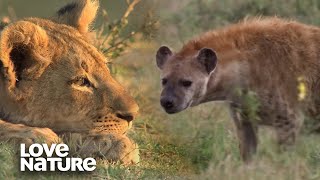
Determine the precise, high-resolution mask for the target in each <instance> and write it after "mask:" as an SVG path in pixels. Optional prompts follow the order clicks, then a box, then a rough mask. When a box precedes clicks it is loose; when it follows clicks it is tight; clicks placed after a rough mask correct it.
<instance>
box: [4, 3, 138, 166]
mask: <svg viewBox="0 0 320 180" xmlns="http://www.w3.org/2000/svg"><path fill="white" fill-rule="evenodd" d="M97 9H98V1H96V0H77V1H75V2H74V3H71V4H69V5H67V6H65V7H64V8H62V9H61V10H59V11H58V13H57V15H55V16H54V17H52V18H51V19H40V18H27V19H23V20H20V21H17V22H14V23H12V24H10V25H8V26H7V27H6V28H5V29H4V30H3V31H2V32H1V39H0V43H1V51H0V58H1V59H0V99H1V101H0V118H1V119H2V120H0V140H1V141H9V142H18V143H27V144H31V143H34V142H39V141H41V142H42V141H44V142H46V143H49V144H50V143H53V142H61V141H68V140H67V139H62V138H61V137H70V133H71V135H72V134H73V133H77V134H80V135H81V136H80V137H81V139H79V143H80V141H82V142H83V144H77V145H76V146H77V147H79V150H78V152H80V153H81V154H82V155H88V156H90V155H96V154H100V155H102V157H104V158H106V159H108V160H114V161H122V162H123V163H126V164H128V163H132V162H133V163H136V162H138V161H139V157H138V149H137V146H136V144H135V143H134V142H133V141H132V140H130V139H129V138H128V137H127V136H126V134H125V133H126V132H127V130H128V129H129V127H130V125H131V121H132V120H133V118H134V116H135V115H136V113H137V111H138V106H137V104H136V103H135V101H134V99H133V98H132V97H131V96H130V95H129V94H128V93H127V92H126V91H125V90H124V88H123V87H122V86H121V85H120V84H118V83H117V82H116V81H115V80H114V79H113V78H112V77H111V75H110V73H109V70H108V68H107V66H106V63H107V61H106V59H105V57H104V56H103V55H102V54H101V53H100V52H99V51H98V50H97V49H96V48H95V47H94V46H93V45H91V43H90V39H89V38H88V37H89V35H88V34H89V33H90V29H89V28H90V24H91V23H92V21H93V20H94V19H95V16H96V13H97ZM60 135H61V136H60ZM75 137H76V136H75ZM69 140H70V139H69Z"/></svg>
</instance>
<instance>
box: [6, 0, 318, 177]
mask: <svg viewBox="0 0 320 180" xmlns="http://www.w3.org/2000/svg"><path fill="white" fill-rule="evenodd" d="M179 3H181V4H178V5H180V6H178V5H177V2H173V1H169V0H164V1H161V3H159V2H157V3H155V4H156V5H157V6H158V7H161V11H159V12H158V15H159V16H160V17H161V18H160V20H161V23H162V26H163V28H160V30H159V31H158V33H157V34H158V39H155V40H143V39H142V38H137V39H136V41H135V43H134V44H131V45H130V48H128V49H127V50H126V51H125V52H124V54H123V55H121V56H120V57H119V58H117V59H116V60H115V61H114V67H113V68H112V70H113V73H114V74H115V77H116V79H117V80H118V81H120V82H121V83H122V84H123V85H124V86H125V87H127V89H128V90H129V91H130V93H131V94H132V95H133V96H134V97H135V99H136V100H137V101H138V104H139V105H140V107H141V112H140V116H139V117H138V118H137V119H136V120H135V122H134V127H133V129H132V130H131V132H130V134H129V135H130V137H132V138H133V139H134V140H135V141H136V142H137V143H138V144H139V146H140V153H141V162H140V163H139V164H138V165H137V166H130V167H124V166H122V165H120V164H108V163H106V162H104V161H102V160H101V161H99V162H98V167H97V169H96V171H95V172H93V173H21V172H19V171H18V167H17V165H18V164H19V163H18V159H17V158H16V157H18V155H17V154H16V152H15V151H14V150H13V148H12V147H10V145H8V144H3V145H1V146H0V162H1V163H0V179H15V178H17V179H33V178H35V177H37V178H39V179H66V178H68V179H89V178H94V179H238V180H242V179H243V180H247V179H262V180H263V179H266V180H267V179H281V180H282V179H283V180H286V179H288V180H289V179H290V180H291V179H297V180H300V179H310V180H313V179H314V180H316V179H320V143H319V135H316V134H311V135H310V134H307V133H306V132H304V133H303V134H302V135H301V136H299V137H298V140H297V144H296V145H295V146H294V147H292V148H291V149H289V150H288V151H286V152H279V150H278V147H277V145H276V143H275V141H274V133H273V132H272V131H271V130H270V129H267V128H263V129H261V131H259V147H258V153H257V155H256V156H255V157H254V159H253V161H252V162H251V163H250V164H244V163H243V162H242V161H241V159H240V156H239V149H238V141H237V137H236V132H235V128H234V125H233V122H232V120H231V119H230V115H229V113H228V110H227V108H226V105H225V104H224V103H206V104H203V105H200V106H197V107H194V108H191V109H188V110H186V111H184V112H182V113H179V114H175V115H167V114H165V113H164V112H163V110H162V109H161V107H160V105H159V94H160V81H159V71H158V69H157V68H156V65H155V57H154V56H155V51H156V49H157V48H158V47H159V44H162V43H165V44H169V45H170V46H173V47H179V46H180V45H181V44H182V43H183V42H184V41H186V40H187V39H189V38H190V37H192V36H195V35H196V34H197V33H200V32H203V31H206V30H208V29H210V28H215V27H219V26H223V25H226V24H229V23H232V22H236V21H238V20H239V19H241V18H243V17H245V16H247V15H251V16H254V15H263V14H266V15H274V14H277V15H279V16H283V17H290V18H294V19H299V20H301V21H303V22H306V23H312V24H315V25H318V24H320V21H319V19H320V18H319V17H320V10H319V9H320V3H319V2H318V1H316V0H310V1H302V0H286V1H284V0H282V1H267V0H248V1H245V0H240V1H235V0H227V1H223V0H208V1H204V0H182V1H179ZM177 12H179V13H177Z"/></svg>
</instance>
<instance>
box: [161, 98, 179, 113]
mask: <svg viewBox="0 0 320 180" xmlns="http://www.w3.org/2000/svg"><path fill="white" fill-rule="evenodd" d="M160 104H161V106H162V107H163V108H164V109H165V111H166V112H167V113H174V110H175V108H176V102H175V100H174V98H172V97H162V98H161V99H160Z"/></svg>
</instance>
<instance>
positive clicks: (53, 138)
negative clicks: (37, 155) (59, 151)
mask: <svg viewBox="0 0 320 180" xmlns="http://www.w3.org/2000/svg"><path fill="white" fill-rule="evenodd" d="M0 142H9V143H13V144H20V143H25V144H26V145H27V146H29V145H31V144H33V143H47V144H52V143H57V142H61V140H60V138H59V137H58V135H57V134H56V133H54V132H53V131H52V130H51V129H49V128H37V127H29V126H26V125H23V124H12V123H9V122H6V121H3V120H0Z"/></svg>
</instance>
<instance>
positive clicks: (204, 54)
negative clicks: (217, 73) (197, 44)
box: [197, 48, 218, 74]
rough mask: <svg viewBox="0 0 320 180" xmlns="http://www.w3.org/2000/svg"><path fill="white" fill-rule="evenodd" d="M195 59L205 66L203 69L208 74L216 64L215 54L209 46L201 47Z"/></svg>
mask: <svg viewBox="0 0 320 180" xmlns="http://www.w3.org/2000/svg"><path fill="white" fill-rule="evenodd" d="M197 60H198V61H199V62H200V63H201V64H202V65H203V66H204V67H205V70H206V72H207V73H208V74H210V73H211V72H212V71H213V70H214V69H215V68H216V66H217V62H218V59H217V55H216V53H215V52H214V51H213V50H212V49H209V48H203V49H201V50H200V51H199V54H198V56H197Z"/></svg>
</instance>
